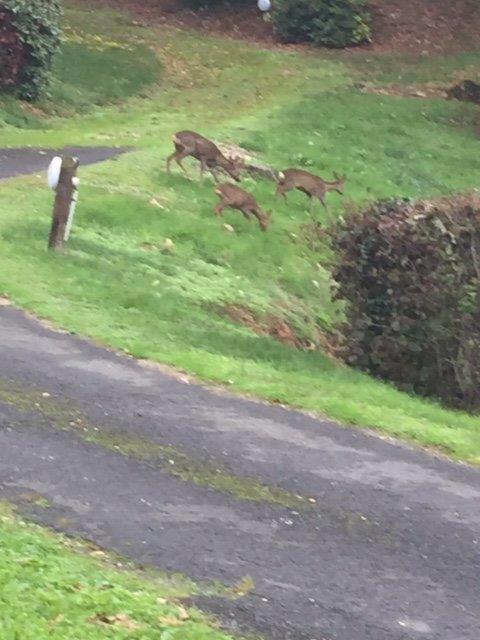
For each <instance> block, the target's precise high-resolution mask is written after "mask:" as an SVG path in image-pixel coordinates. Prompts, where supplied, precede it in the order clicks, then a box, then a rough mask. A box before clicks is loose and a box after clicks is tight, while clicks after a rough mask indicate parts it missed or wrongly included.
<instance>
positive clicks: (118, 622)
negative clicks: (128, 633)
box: [88, 613, 141, 630]
mask: <svg viewBox="0 0 480 640" xmlns="http://www.w3.org/2000/svg"><path fill="white" fill-rule="evenodd" d="M88 621H89V622H92V623H93V624H104V625H115V626H118V627H123V628H124V629H132V630H134V629H140V628H141V627H140V625H139V624H138V622H135V620H133V619H132V618H130V616H128V615H127V614H126V613H117V614H116V615H114V616H109V615H106V614H104V613H97V614H95V615H94V616H92V617H91V618H89V619H88Z"/></svg>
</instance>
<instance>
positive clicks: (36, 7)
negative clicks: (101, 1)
mask: <svg viewBox="0 0 480 640" xmlns="http://www.w3.org/2000/svg"><path fill="white" fill-rule="evenodd" d="M0 3H1V6H2V7H4V8H5V9H6V10H7V11H9V12H10V15H11V21H12V24H13V26H14V28H15V29H16V30H17V31H18V33H19V35H20V38H21V40H22V42H23V43H24V45H25V48H26V57H25V60H24V61H23V67H22V72H21V75H20V77H19V95H20V97H22V98H24V99H26V100H35V99H36V98H38V97H39V95H40V93H41V92H42V90H43V89H44V88H45V87H46V86H47V85H48V81H49V79H50V71H51V68H52V64H53V59H54V55H55V52H56V51H57V49H58V46H59V44H60V17H61V5H60V0H0Z"/></svg>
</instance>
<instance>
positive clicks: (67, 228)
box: [63, 177, 80, 242]
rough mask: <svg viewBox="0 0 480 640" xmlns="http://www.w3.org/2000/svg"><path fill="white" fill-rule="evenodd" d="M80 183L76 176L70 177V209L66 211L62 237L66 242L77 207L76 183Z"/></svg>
mask: <svg viewBox="0 0 480 640" xmlns="http://www.w3.org/2000/svg"><path fill="white" fill-rule="evenodd" d="M79 184H80V180H79V178H77V177H74V178H72V185H73V193H72V201H71V203H70V210H69V212H68V219H67V224H66V225H65V235H64V236H63V239H64V241H65V242H68V239H69V238H70V232H71V230H72V225H73V218H74V216H75V209H76V208H77V202H78V185H79Z"/></svg>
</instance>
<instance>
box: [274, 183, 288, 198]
mask: <svg viewBox="0 0 480 640" xmlns="http://www.w3.org/2000/svg"><path fill="white" fill-rule="evenodd" d="M287 191H288V189H286V188H285V187H283V186H282V185H281V184H279V185H278V187H277V191H276V192H275V196H276V197H277V198H280V196H282V197H283V198H284V199H285V200H286V199H287Z"/></svg>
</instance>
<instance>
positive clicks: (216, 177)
mask: <svg viewBox="0 0 480 640" xmlns="http://www.w3.org/2000/svg"><path fill="white" fill-rule="evenodd" d="M209 169H210V173H211V174H212V176H213V179H214V180H215V182H216V183H217V184H218V183H219V182H220V180H219V179H218V172H217V169H216V167H209Z"/></svg>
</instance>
